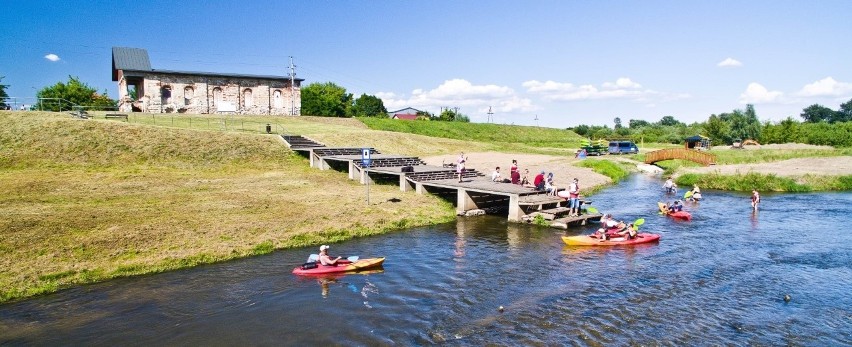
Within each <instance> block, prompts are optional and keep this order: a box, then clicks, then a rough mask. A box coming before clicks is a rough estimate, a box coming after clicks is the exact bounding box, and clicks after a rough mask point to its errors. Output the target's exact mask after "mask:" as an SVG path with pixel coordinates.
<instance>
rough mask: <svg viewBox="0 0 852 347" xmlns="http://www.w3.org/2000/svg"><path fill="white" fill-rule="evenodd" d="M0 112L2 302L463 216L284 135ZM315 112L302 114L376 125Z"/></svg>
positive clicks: (303, 124)
mask: <svg viewBox="0 0 852 347" xmlns="http://www.w3.org/2000/svg"><path fill="white" fill-rule="evenodd" d="M0 122H2V124H3V127H0V215H3V218H0V230H2V238H1V239H0V266H2V267H3V269H4V271H3V272H2V273H0V302H2V301H8V300H11V299H15V298H21V297H27V296H32V295H37V294H41V293H49V292H53V291H56V290H58V289H60V288H63V287H67V286H69V285H74V284H80V283H90V282H95V281H100V280H104V279H109V278H115V277H122V276H128V275H137V274H145V273H155V272H161V271H166V270H171V269H176V268H181V267H186V266H192V265H196V264H201V263H210V262H216V261H223V260H228V259H233V258H238V257H245V256H250V255H254V254H262V253H267V252H270V251H272V250H273V249H278V248H288V247H299V246H308V245H316V244H319V243H320V242H336V241H341V240H345V239H348V238H351V237H359V236H366V235H373V234H378V233H383V232H387V231H389V230H396V229H400V228H408V227H412V226H418V225H427V224H434V223H441V222H446V221H451V220H453V219H454V218H455V214H454V210H453V208H452V206H451V204H449V203H447V202H444V201H442V200H439V199H436V198H433V197H429V196H420V195H416V194H404V193H401V192H399V188H398V187H396V186H390V185H388V186H385V185H376V186H373V187H372V188H371V191H370V199H371V205H369V206H367V205H366V203H365V200H364V190H363V186H361V185H360V184H358V183H357V182H355V181H350V180H348V179H346V174H345V173H342V172H336V171H320V170H315V169H311V168H309V167H308V163H307V160H306V159H304V158H302V157H300V156H298V155H295V154H294V153H292V152H290V151H289V150H287V149H286V146H284V145H283V144H282V143H281V142H280V140H279V139H278V138H277V137H276V136H273V135H262V134H255V133H251V134H250V133H244V132H240V131H230V132H223V131H216V132H214V131H208V130H202V129H176V128H170V127H159V126H156V127H155V126H150V125H145V124H139V123H130V124H127V123H123V122H116V121H103V120H74V119H70V118H69V117H67V116H66V115H62V114H51V113H38V112H15V113H10V112H0ZM308 123H310V122H309V120H304V119H303V120H299V121H298V122H294V124H295V125H297V126H293V127H294V128H298V127H299V126H301V127H303V128H305V129H309V128H313V129H316V130H315V131H316V134H317V135H320V136H329V137H335V136H343V135H340V134H339V133H338V134H336V135H332V134H331V133H330V132H329V131H328V130H327V129H328V128H329V127H335V126H339V127H341V128H345V129H346V130H347V131H348V130H349V129H354V130H351V132H354V133H358V132H360V131H366V129H362V128H349V127H348V126H347V125H335V124H332V123H317V124H313V125H310V124H308ZM322 129H325V130H322ZM341 132H342V131H341ZM375 136H378V135H375ZM397 199H399V200H397ZM394 201H398V202H394Z"/></svg>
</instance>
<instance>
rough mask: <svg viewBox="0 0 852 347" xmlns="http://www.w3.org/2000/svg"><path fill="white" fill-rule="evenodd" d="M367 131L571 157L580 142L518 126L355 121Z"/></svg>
mask: <svg viewBox="0 0 852 347" xmlns="http://www.w3.org/2000/svg"><path fill="white" fill-rule="evenodd" d="M358 120H360V121H361V122H363V123H364V124H366V125H367V126H368V127H369V128H370V129H374V130H384V131H391V132H399V133H408V134H418V135H424V136H430V137H438V138H447V139H456V140H463V141H475V142H480V143H485V144H490V148H487V150H492V151H497V152H524V153H539V154H553V155H571V156H573V155H574V152H576V151H577V149H578V148H579V146H580V140H582V139H583V138H582V137H581V136H579V135H577V134H576V133H574V132H573V131H569V130H565V129H554V128H542V127H532V126H520V125H502V124H483V123H463V122H441V121H400V120H396V119H386V118H373V117H367V118H358Z"/></svg>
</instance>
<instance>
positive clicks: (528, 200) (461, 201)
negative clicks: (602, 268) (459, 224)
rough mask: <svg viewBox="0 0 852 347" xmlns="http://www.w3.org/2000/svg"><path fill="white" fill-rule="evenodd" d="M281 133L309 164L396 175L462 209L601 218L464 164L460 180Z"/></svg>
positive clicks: (405, 185) (414, 161)
mask: <svg viewBox="0 0 852 347" xmlns="http://www.w3.org/2000/svg"><path fill="white" fill-rule="evenodd" d="M281 138H282V140H283V141H284V142H285V143H286V144H287V145H288V146H289V147H290V148H291V149H292V150H294V151H299V152H302V153H305V154H307V156H308V158H310V165H311V167H315V168H318V169H320V170H328V169H339V170H347V172H348V174H349V179H352V180H358V181H359V182H361V184H367V183H372V181H373V178H375V177H377V176H384V177H393V176H396V177H398V180H399V189H400V191H403V192H408V191H414V192H416V193H417V194H436V195H441V196H444V197H447V198H452V195H455V200H456V212H457V213H458V214H465V213H466V212H468V211H471V210H478V209H484V208H489V207H495V206H506V205H508V211H509V217H508V218H509V221H512V222H523V221H530V220H531V219H532V218H534V217H535V215H542V216H543V217H544V218H545V219H546V220H550V221H552V222H551V223H552V226H553V227H557V228H567V226H568V225H585V224H586V223H587V221H589V220H600V218H601V215H600V214H583V215H581V216H578V217H565V216H564V215H566V214H567V213H568V208H567V207H565V206H566V205H567V202H566V200H565V199H564V198H561V197H557V196H551V195H546V194H545V193H544V192H540V191H536V190H534V189H533V188H529V187H524V186H520V185H517V184H511V183H502V182H492V181H491V180H490V179H489V178H487V177H485V175H484V174H482V173H480V172H478V171H477V170H475V169H465V172H464V175H463V177H462V181H461V182H459V180H458V174H457V173H456V170H455V168H452V167H443V166H433V165H427V164H426V163H425V162H423V161H422V160H421V159H420V158H418V157H411V156H402V155H392V154H382V153H380V152H379V151H377V150H375V149H373V148H370V160H371V165H370V166H369V167H363V166H362V163H361V159H362V158H361V156H362V150H363V148H360V147H359V148H354V147H326V146H325V145H322V144H320V143H319V142H316V141H313V140H310V139H308V138H305V137H302V136H285V135H281ZM288 140H289V141H288ZM290 141H292V142H290ZM344 168H345V169H344ZM404 168H405V170H404ZM394 180H396V179H395V178H394ZM586 204H588V202H586Z"/></svg>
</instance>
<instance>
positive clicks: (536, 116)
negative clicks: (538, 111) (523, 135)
mask: <svg viewBox="0 0 852 347" xmlns="http://www.w3.org/2000/svg"><path fill="white" fill-rule="evenodd" d="M535 126H538V115H535Z"/></svg>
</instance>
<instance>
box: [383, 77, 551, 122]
mask: <svg viewBox="0 0 852 347" xmlns="http://www.w3.org/2000/svg"><path fill="white" fill-rule="evenodd" d="M376 97H378V98H380V99H382V102H383V103H384V104H385V108H387V109H388V110H395V109H401V108H405V107H414V108H417V109H421V110H424V111H429V112H433V113H436V112H438V111H440V109H441V107H459V108H461V109H460V110H459V111H460V112H462V113H464V114H468V115H470V114H471V113H473V112H479V113H484V112H487V111H488V107H489V106H491V107H492V111H493V112H495V113H498V112H500V113H511V112H529V111H533V110H535V109H537V108H536V107H535V106H534V105H533V103H532V101H531V100H530V99H527V98H522V97H520V96H518V95H517V94H516V93H515V91H514V90H513V89H512V88H509V87H505V86H498V85H493V84H486V85H474V84H472V83H470V82H468V81H467V80H463V79H452V80H447V81H444V83H442V84H441V85H439V86H438V87H436V88H434V89H431V90H424V89H419V88H418V89H414V90H412V91H411V95H410V96H407V97H406V96H404V95H397V94H395V93H392V92H379V93H376Z"/></svg>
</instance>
